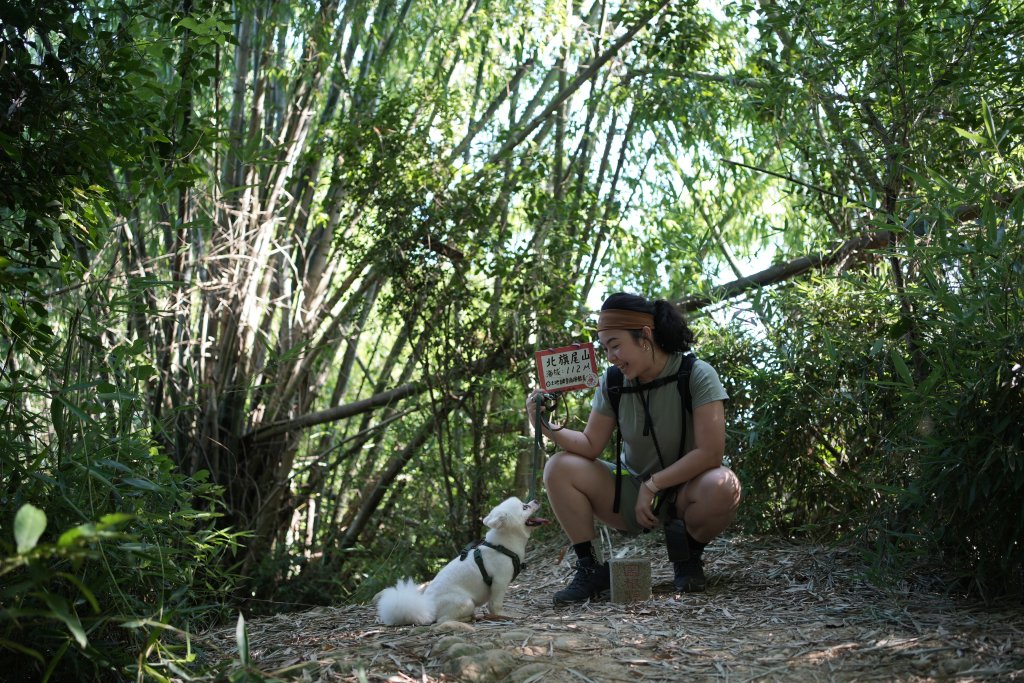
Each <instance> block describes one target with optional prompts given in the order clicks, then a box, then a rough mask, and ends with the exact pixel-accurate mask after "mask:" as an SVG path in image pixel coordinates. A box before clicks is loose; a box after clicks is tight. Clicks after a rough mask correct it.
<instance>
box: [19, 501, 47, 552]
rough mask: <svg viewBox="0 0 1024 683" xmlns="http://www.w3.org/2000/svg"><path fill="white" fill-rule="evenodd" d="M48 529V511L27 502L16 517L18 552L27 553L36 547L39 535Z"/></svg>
mask: <svg viewBox="0 0 1024 683" xmlns="http://www.w3.org/2000/svg"><path fill="white" fill-rule="evenodd" d="M44 531H46V513H45V512H43V511H42V510H40V509H39V508H37V507H36V506H35V505H32V504H31V503H25V504H24V505H22V506H21V508H20V509H19V510H18V514H17V515H15V517H14V540H15V541H16V542H17V543H18V553H19V554H20V553H27V552H28V551H29V550H32V548H35V547H36V543H38V542H39V537H40V536H42V535H43V532H44Z"/></svg>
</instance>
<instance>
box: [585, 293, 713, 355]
mask: <svg viewBox="0 0 1024 683" xmlns="http://www.w3.org/2000/svg"><path fill="white" fill-rule="evenodd" d="M609 309H611V310H619V311H636V312H638V313H649V314H650V315H653V316H654V330H653V332H654V342H655V343H656V344H657V345H658V346H660V347H661V348H662V349H663V350H664V351H665V352H666V353H675V352H676V351H689V350H690V345H691V344H693V342H694V341H695V339H696V337H695V336H694V334H693V330H691V329H690V327H689V326H688V325H687V324H686V319H685V318H684V317H683V314H682V313H680V312H679V309H677V308H676V307H675V306H673V305H672V304H670V303H669V302H668V301H666V300H665V299H656V300H655V301H650V300H649V299H647V298H646V297H642V296H640V295H638V294H626V293H625V292H617V293H615V294H612V295H611V296H609V297H608V298H607V299H605V300H604V303H603V304H602V305H601V310H602V311H607V310H609ZM629 332H630V334H632V335H633V338H634V339H636V340H637V341H640V339H641V338H642V337H643V331H642V330H630V331H629Z"/></svg>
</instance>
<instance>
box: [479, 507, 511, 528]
mask: <svg viewBox="0 0 1024 683" xmlns="http://www.w3.org/2000/svg"><path fill="white" fill-rule="evenodd" d="M483 521H484V525H485V526H488V527H490V528H492V529H500V528H501V527H503V526H505V525H506V524H507V523H508V512H506V511H505V510H502V509H501V508H494V509H493V510H491V512H490V513H489V514H488V515H487V516H486V517H484V520H483Z"/></svg>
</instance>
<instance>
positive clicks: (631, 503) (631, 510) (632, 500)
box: [597, 460, 675, 536]
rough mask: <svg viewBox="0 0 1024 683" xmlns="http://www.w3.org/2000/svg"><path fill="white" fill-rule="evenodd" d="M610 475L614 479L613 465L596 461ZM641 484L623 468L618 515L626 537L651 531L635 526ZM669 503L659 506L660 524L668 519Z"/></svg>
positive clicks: (606, 461)
mask: <svg viewBox="0 0 1024 683" xmlns="http://www.w3.org/2000/svg"><path fill="white" fill-rule="evenodd" d="M597 462H599V463H601V464H602V465H604V466H605V467H607V468H608V470H609V471H610V472H611V473H612V479H614V478H615V463H614V462H609V461H608V460H598V461H597ZM642 485H643V482H641V481H640V478H639V477H637V476H635V475H633V474H630V472H629V470H627V469H626V468H625V467H623V468H622V492H621V496H622V498H621V500H620V501H619V514H620V515H622V519H623V520H625V522H626V528H625V529H620V530H619V531H622V533H624V534H626V535H627V536H639V535H640V534H643V533H647V532H648V531H651V529H647V528H644V527H642V526H640V525H639V524H637V521H636V499H637V496H639V495H640V487H641V486H642ZM665 493H668V494H669V495H672V494H674V493H675V491H672V492H668V491H666V492H665ZM672 505H673V504H672V502H671V501H665V502H664V503H662V505H661V510H659V511H658V516H659V517H660V518H661V523H662V524H663V525H664V524H665V522H667V521H668V519H669V510H671V508H672Z"/></svg>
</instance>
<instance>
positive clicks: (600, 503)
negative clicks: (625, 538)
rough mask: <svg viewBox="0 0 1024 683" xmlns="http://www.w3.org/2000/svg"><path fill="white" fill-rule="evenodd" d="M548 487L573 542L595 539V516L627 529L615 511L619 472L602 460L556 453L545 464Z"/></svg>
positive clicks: (606, 522) (559, 517)
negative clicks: (610, 470) (616, 480)
mask: <svg viewBox="0 0 1024 683" xmlns="http://www.w3.org/2000/svg"><path fill="white" fill-rule="evenodd" d="M544 487H545V489H546V490H547V492H548V501H549V502H550V504H551V509H552V511H554V513H555V517H556V518H557V519H558V523H559V524H561V525H562V529H564V530H565V533H566V535H567V536H568V537H569V541H570V542H571V543H573V544H576V543H583V542H584V541H592V540H593V539H594V535H595V532H594V518H595V517H596V518H597V519H600V520H601V521H602V522H604V523H605V524H607V525H609V526H611V527H613V528H615V529H625V528H626V523H625V521H624V520H623V519H622V515H620V514H616V513H613V512H612V504H613V503H614V500H615V475H613V474H612V473H611V472H609V471H608V468H607V467H605V466H604V465H602V464H601V463H599V462H595V461H594V460H590V459H589V458H584V457H583V456H580V455H574V454H572V453H556V454H555V455H553V456H552V457H551V459H550V460H548V462H547V465H545V466H544Z"/></svg>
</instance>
